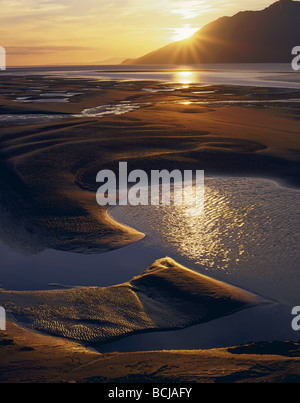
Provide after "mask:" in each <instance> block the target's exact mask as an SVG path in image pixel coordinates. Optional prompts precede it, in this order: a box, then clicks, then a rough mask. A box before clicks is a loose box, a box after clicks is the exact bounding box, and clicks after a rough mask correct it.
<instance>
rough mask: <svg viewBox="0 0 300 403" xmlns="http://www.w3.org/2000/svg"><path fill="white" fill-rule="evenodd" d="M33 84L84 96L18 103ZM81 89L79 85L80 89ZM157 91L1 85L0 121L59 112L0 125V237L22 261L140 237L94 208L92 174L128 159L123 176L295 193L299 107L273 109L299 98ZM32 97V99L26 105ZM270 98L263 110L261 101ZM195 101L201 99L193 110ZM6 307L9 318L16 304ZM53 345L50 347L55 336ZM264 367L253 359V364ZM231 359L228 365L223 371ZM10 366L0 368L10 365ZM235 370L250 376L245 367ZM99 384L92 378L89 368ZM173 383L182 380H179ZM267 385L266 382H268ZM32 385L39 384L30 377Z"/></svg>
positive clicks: (67, 82)
mask: <svg viewBox="0 0 300 403" xmlns="http://www.w3.org/2000/svg"><path fill="white" fill-rule="evenodd" d="M51 80H52V81H51ZM39 86H40V87H43V86H47V89H44V90H47V93H49V92H50V93H51V91H52V93H53V97H54V96H57V94H56V95H55V94H54V91H55V89H56V91H57V88H59V89H60V90H61V91H64V92H65V93H79V92H83V93H82V94H80V95H74V96H70V97H69V98H68V100H67V102H61V103H60V102H28V99H26V100H23V101H26V102H23V101H22V100H16V98H17V97H18V98H23V97H24V96H25V95H26V97H27V95H28V91H27V90H28V88H29V87H30V88H31V89H32V88H37V87H39ZM98 86H99V87H98ZM83 87H84V88H87V89H86V90H84V91H82V88H83ZM166 87H168V86H167V85H166V84H164V85H162V84H154V83H149V82H123V83H122V82H118V83H117V82H110V81H107V82H99V81H97V80H96V81H95V80H78V79H61V78H55V77H54V78H51V79H49V78H46V77H33V76H32V77H31V76H29V77H26V78H21V77H19V78H17V77H11V78H10V79H7V78H5V79H4V80H1V92H0V105H1V107H0V114H2V116H4V115H8V114H9V115H13V114H19V115H20V114H24V115H26V114H28V113H33V114H36V115H42V114H45V113H46V114H48V115H51V114H57V113H59V114H63V115H64V117H63V118H61V119H60V120H59V121H53V122H51V123H47V124H44V123H39V124H34V125H32V124H31V125H30V124H28V125H25V126H24V125H23V126H20V125H17V124H16V125H14V124H12V123H11V121H10V123H7V122H5V121H4V122H2V123H1V119H0V128H1V134H0V166H1V171H0V188H1V197H0V199H1V200H0V202H1V203H0V204H1V212H2V215H3V216H4V217H5V219H6V220H8V221H7V224H8V225H7V226H6V230H5V233H3V234H1V238H2V240H3V241H4V242H6V243H7V244H8V245H11V246H13V247H14V248H17V249H18V250H21V251H23V252H26V253H38V252H40V251H42V250H47V249H56V250H61V251H72V252H77V253H84V254H92V253H102V252H106V251H109V250H112V249H115V248H120V247H125V246H126V245H129V244H130V243H133V242H137V241H138V240H140V239H142V238H143V236H144V235H143V234H142V233H139V232H137V231H135V230H133V229H131V228H129V227H126V226H123V225H121V224H119V223H117V222H115V221H114V220H113V219H112V218H111V217H110V216H109V215H108V211H107V209H103V208H100V207H99V206H98V205H97V204H96V200H95V191H96V190H97V184H96V181H95V178H96V174H97V173H98V171H100V170H101V169H116V170H117V168H118V163H119V161H128V168H129V170H132V169H143V170H145V171H147V172H149V171H150V170H152V169H168V170H172V169H194V170H195V169H201V170H202V169H204V170H205V171H206V173H207V174H208V175H213V174H218V175H231V176H251V177H255V176H257V177H262V178H271V179H274V180H276V181H279V182H281V183H283V184H284V185H286V186H295V187H299V184H300V182H299V178H300V175H299V174H300V160H299V109H298V104H297V103H294V102H292V101H290V102H289V103H288V104H287V105H286V104H284V103H282V102H280V100H282V99H288V98H290V99H294V98H295V97H298V96H299V91H296V90H286V91H284V90H276V89H273V90H266V89H255V90H254V89H253V88H252V89H250V88H238V87H224V86H208V87H205V88H203V89H202V90H201V87H199V86H196V85H195V86H193V85H189V86H188V88H185V87H184V86H180V87H181V88H180V89H175V90H174V88H170V87H169V88H167V89H170V90H172V91H170V92H167V91H160V90H166ZM173 87H174V85H173ZM177 87H178V86H177ZM145 88H148V89H149V88H150V89H152V92H151V91H145ZM153 89H154V91H153ZM36 90H37V89H36ZM44 90H43V91H44ZM202 91H203V94H202V95H201V92H202ZM210 91H211V92H210ZM195 92H197V93H195ZM199 92H200V94H199ZM207 92H210V93H207ZM5 94H9V95H5ZM226 94H230V95H226ZM40 96H41V95H32V94H31V95H30V99H29V101H30V100H31V101H34V100H37V99H38V97H40ZM226 97H227V98H228V99H230V100H231V101H232V100H235V101H239V100H240V101H245V100H248V101H249V104H247V103H246V104H244V103H243V104H242V103H241V104H240V105H239V104H238V103H237V104H235V106H232V105H224V104H222V103H221V102H220V103H219V104H218V103H216V101H218V100H220V101H221V100H224V98H226ZM257 98H258V99H260V100H265V101H266V104H264V103H261V104H259V105H256V106H255V107H253V106H251V102H250V101H251V100H252V101H253V99H257ZM270 100H272V102H273V103H272V104H270V103H269V102H267V101H270ZM203 101H205V102H207V103H206V104H203ZM276 101H277V103H276ZM122 102H123V103H125V102H126V103H129V104H131V103H138V104H139V109H138V110H135V111H133V112H130V113H124V114H121V115H118V116H114V115H113V114H111V115H106V116H104V115H103V116H101V117H99V116H98V117H91V116H90V117H85V116H81V115H80V114H81V112H82V111H83V110H85V109H87V108H94V107H95V106H101V105H102V106H103V105H108V104H110V105H115V104H118V105H119V104H120V103H122ZM197 102H200V103H197ZM250 106H251V107H250ZM78 114H79V116H78ZM74 115H77V116H76V117H75V116H74ZM147 287H148V286H147ZM147 287H146V288H147ZM189 292H190V291H189ZM42 298H44V296H43V297H42ZM75 299H76V296H75ZM14 304H15V305H14V306H15V308H14V309H15V314H16V312H17V311H18V309H21V308H20V306H19V308H18V303H16V301H14ZM45 307H47V305H45ZM62 307H63V297H62ZM152 308H153V307H151V309H152ZM50 311H51V310H50ZM50 316H51V315H50ZM22 317H24V312H23V313H22ZM147 320H148V319H147ZM185 326H186V324H185ZM148 328H149V327H148ZM14 329H15V328H14ZM39 330H41V329H40V328H39ZM43 330H45V329H43ZM26 334H27V333H26ZM62 334H63V333H62ZM30 335H32V337H33V339H32V340H34V338H35V337H37V335H36V334H35V333H30ZM56 335H57V333H56ZM65 335H66V336H67V337H68V336H69V334H65ZM26 337H27V336H26ZM51 340H52V339H51ZM52 342H53V343H54V344H55V343H56V342H57V341H56V339H53V340H52ZM66 343H68V342H66ZM26 354H27V353H26ZM85 354H86V353H84V356H85ZM87 354H91V353H87ZM148 354H149V357H150V359H151V360H152V358H153V365H154V363H156V364H155V366H156V365H158V360H157V354H156V353H153V355H152V356H151V354H152V353H148ZM148 354H147V357H148ZM164 354H166V355H167V356H168V357H169V358H168V359H170V360H172V359H173V354H175V355H177V354H179V355H182V356H181V357H182V359H183V360H186V359H187V356H189V354H187V353H185V352H180V353H179V352H178V353H169V354H168V353H164ZM190 354H192V353H190ZM199 354H200V355H201V354H204V353H201V352H197V353H196V357H198V355H199ZM205 354H208V355H210V354H215V353H214V352H210V353H209V352H206V353H205ZM216 354H217V353H216ZM222 354H225V356H226V354H227V353H226V352H224V351H223V352H221V353H220V355H219V356H218V354H217V356H218V360H219V359H220V356H222ZM118 357H123V358H125V356H122V355H119V356H118ZM130 357H132V358H129V356H128V355H127V356H126V359H127V360H131V359H133V360H134V357H135V356H134V355H131V356H130ZM149 357H148V358H149ZM183 357H185V358H183ZM189 358H190V356H189ZM66 359H67V358H66ZM85 359H86V358H85ZM118 359H119V358H118ZM164 359H165V357H164ZM231 359H232V357H230V361H231ZM247 359H248V358H247ZM264 359H265V358H264V357H263V356H255V358H254V361H255V362H259V361H260V360H263V361H264ZM197 360H198V358H197V359H196V361H197ZM274 360H275V362H276V365H278V366H277V368H278V369H279V372H278V373H277V375H278V376H280V375H279V374H280V373H281V372H280V371H281V368H282V367H281V366H280V365H281V361H282V362H283V361H285V363H286V360H284V359H281V358H278V357H276V358H275V359H274V358H272V359H271V361H272V365H273V364H274ZM250 361H251V360H250ZM210 362H213V360H212V361H210ZM218 362H220V361H218ZM231 362H232V361H231ZM251 362H253V361H251ZM236 363H237V362H236V357H235V358H234V364H233V365H234V366H235V365H236ZM11 364H12V363H9V362H8V364H7V365H8V368H9V366H10V365H11ZM268 364H270V361H268ZM290 364H291V365H292V366H293V365H294V363H292V362H290ZM13 365H14V364H13ZM222 365H223V364H222ZM274 365H275V364H274ZM224 368H226V365H225V364H224ZM235 368H236V367H235ZM245 368H246V369H247V370H249V362H248V361H247V363H246V364H245ZM270 368H271V367H270ZM272 368H273V367H272ZM293 368H294V367H293ZM273 370H274V368H273ZM97 371H98V369H97ZM222 371H223V369H222ZM230 371H231V372H230ZM288 371H289V370H286V374H287V373H288ZM50 372H51V371H50ZM140 372H141V371H140ZM140 372H139V373H140ZM250 372H251V371H250ZM267 372H268V371H267ZM87 373H89V371H88V369H87V368H86V374H87ZM90 373H92V370H91V372H90ZM90 373H89V375H86V376H84V379H85V380H87V377H88V376H93V375H90ZM232 373H235V370H234V371H232V368H231V369H230V370H229V372H228V374H229V375H230V374H231V375H232ZM16 374H19V377H20V378H19V379H21V378H22V377H24V376H25V375H24V374H23V375H22V374H20V372H19V373H18V371H17V373H16ZM52 375H53V374H52ZM52 375H51V376H52ZM16 376H17V375H16ZM28 376H29V375H28ZM97 376H100V375H99V372H97ZM106 376H107V375H106ZM122 376H125V377H126V376H127V375H126V374H125V375H124V373H121V375H120V378H121V377H122ZM176 376H177V379H180V377H179V375H178V374H177V375H176ZM176 376H175V377H176ZM202 376H203V373H202ZM263 376H265V373H264V375H263ZM268 376H269V373H268ZM216 377H217V375H216V376H215V378H216ZM218 377H219V375H218ZM246 377H247V376H246ZM272 377H273V378H272ZM272 377H271V378H272V379H274V377H276V374H273V375H272ZM215 378H214V379H215ZM271 378H270V379H271ZM22 379H23V380H24V378H22ZM32 379H35V380H37V378H35V377H34V375H33V378H32ZM68 379H69V380H71V378H70V377H69V378H68ZM72 379H76V380H78V379H81V380H82V379H83V374H81V375H80V376H79V375H78V376H77V375H76V376H75V375H74V377H73V378H72ZM199 379H200V376H198V378H197V380H199ZM204 379H206V378H205V376H204V377H203V378H202V380H204ZM44 380H45V379H44ZM48 380H50V379H48Z"/></svg>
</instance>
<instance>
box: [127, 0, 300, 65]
mask: <svg viewBox="0 0 300 403" xmlns="http://www.w3.org/2000/svg"><path fill="white" fill-rule="evenodd" d="M299 21H300V2H299V1H292V0H280V1H278V2H276V3H274V4H272V5H271V6H269V7H268V8H266V9H264V10H262V11H245V12H240V13H238V14H236V15H234V16H233V17H222V18H219V19H218V20H216V21H214V22H212V23H210V24H208V25H206V26H205V27H203V28H202V29H200V30H199V31H198V32H196V34H195V35H194V36H193V37H192V38H189V39H187V40H184V41H179V42H174V43H171V44H169V45H167V46H165V47H163V48H161V49H159V50H156V51H154V52H151V53H149V54H147V55H145V56H143V57H140V58H138V59H135V60H125V61H124V62H123V64H132V65H133V64H191V63H289V62H291V60H292V56H291V52H292V49H293V47H294V46H297V45H300V24H299Z"/></svg>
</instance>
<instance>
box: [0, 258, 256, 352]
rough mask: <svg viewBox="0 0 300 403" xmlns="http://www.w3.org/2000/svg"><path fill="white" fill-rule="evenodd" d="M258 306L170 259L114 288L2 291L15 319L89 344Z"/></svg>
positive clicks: (243, 294) (253, 298)
mask: <svg viewBox="0 0 300 403" xmlns="http://www.w3.org/2000/svg"><path fill="white" fill-rule="evenodd" d="M260 303H262V300H260V299H259V298H258V297H256V296H255V295H252V294H250V293H248V292H246V291H243V290H240V289H237V288H236V287H233V286H230V285H228V284H225V283H222V282H219V281H216V280H213V279H211V278H209V277H206V276H203V275H200V274H198V273H196V272H193V271H191V270H188V269H187V268H185V267H183V266H181V265H180V264H178V263H176V262H175V261H174V260H172V259H170V258H164V259H161V260H158V261H156V262H155V263H154V264H153V265H152V266H151V267H150V268H148V270H147V271H146V272H145V273H142V274H141V275H140V276H137V277H135V278H134V279H132V280H131V281H129V282H128V283H124V284H120V285H117V286H112V287H102V288H99V287H87V288H77V289H70V290H53V291H38V292H31V291H28V292H17V291H16V292H14V291H0V304H1V305H2V306H4V308H5V309H6V312H7V315H8V317H9V318H10V319H11V320H13V321H16V322H17V323H19V324H20V325H23V326H26V327H29V328H31V329H34V330H38V331H43V332H46V333H48V334H51V335H55V336H62V337H66V338H69V339H74V340H78V341H82V342H85V343H88V344H94V343H97V344H101V343H105V342H109V341H113V340H116V339H118V338H120V337H124V336H128V335H131V334H135V333H140V332H146V331H159V330H168V329H172V330H174V329H182V328H186V327H189V326H192V325H195V324H198V323H203V322H207V321H210V320H213V319H216V318H218V317H222V316H226V315H229V314H232V313H234V312H237V311H239V310H243V309H246V308H249V307H252V306H255V305H258V304H260Z"/></svg>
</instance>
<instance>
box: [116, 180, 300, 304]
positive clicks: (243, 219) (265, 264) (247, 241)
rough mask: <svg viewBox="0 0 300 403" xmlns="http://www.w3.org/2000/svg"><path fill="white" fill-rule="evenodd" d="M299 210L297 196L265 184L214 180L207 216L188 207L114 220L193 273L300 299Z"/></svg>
mask: <svg viewBox="0 0 300 403" xmlns="http://www.w3.org/2000/svg"><path fill="white" fill-rule="evenodd" d="M299 209H300V201H299V191H298V190H294V189H288V188H283V187H280V186H279V185H277V184H276V183H275V182H272V181H269V180H262V179H253V178H252V179H250V178H210V179H206V184H205V206H204V213H203V214H198V215H196V214H195V212H193V214H190V211H189V209H188V208H186V207H185V206H143V207H130V206H127V207H120V206H119V207H117V208H115V209H114V210H113V214H112V215H113V218H114V219H116V220H118V221H121V222H123V223H125V224H128V225H130V226H131V227H133V228H136V229H138V230H139V231H141V232H144V233H145V234H146V240H147V244H148V245H160V247H161V248H162V249H163V250H164V252H165V253H167V254H168V255H170V256H175V257H176V258H177V259H178V257H179V258H180V256H181V258H182V259H183V261H184V262H185V263H186V264H189V265H191V267H193V268H194V269H195V268H197V267H198V270H200V271H208V272H209V273H211V274H212V273H213V272H214V273H215V274H216V275H218V276H219V275H221V276H223V275H222V273H223V274H224V275H225V276H228V275H230V276H232V278H236V279H238V282H239V283H240V281H241V283H242V284H243V285H245V284H248V285H249V286H252V284H253V289H256V290H257V287H258V288H261V290H259V291H261V292H263V291H265V289H266V287H268V288H270V290H271V289H272V291H270V295H272V296H273V297H276V295H279V294H281V297H282V298H284V297H287V298H288V297H291V298H296V296H297V295H298V296H299V287H300V273H299V270H298V265H299V257H300V256H299V247H298V242H299V241H298V240H299V229H300V216H299ZM188 262H190V263H188ZM235 273H236V274H235ZM287 290H289V291H287Z"/></svg>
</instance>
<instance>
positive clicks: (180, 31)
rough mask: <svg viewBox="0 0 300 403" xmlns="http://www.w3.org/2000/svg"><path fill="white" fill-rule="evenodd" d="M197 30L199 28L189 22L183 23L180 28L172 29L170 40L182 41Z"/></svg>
mask: <svg viewBox="0 0 300 403" xmlns="http://www.w3.org/2000/svg"><path fill="white" fill-rule="evenodd" d="M198 30H199V28H198V27H197V28H195V27H192V26H191V25H189V24H185V25H183V26H182V27H180V28H174V29H173V35H172V40H173V41H182V40H184V39H188V38H190V37H191V36H193V35H194V33H196V32H197V31H198Z"/></svg>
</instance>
